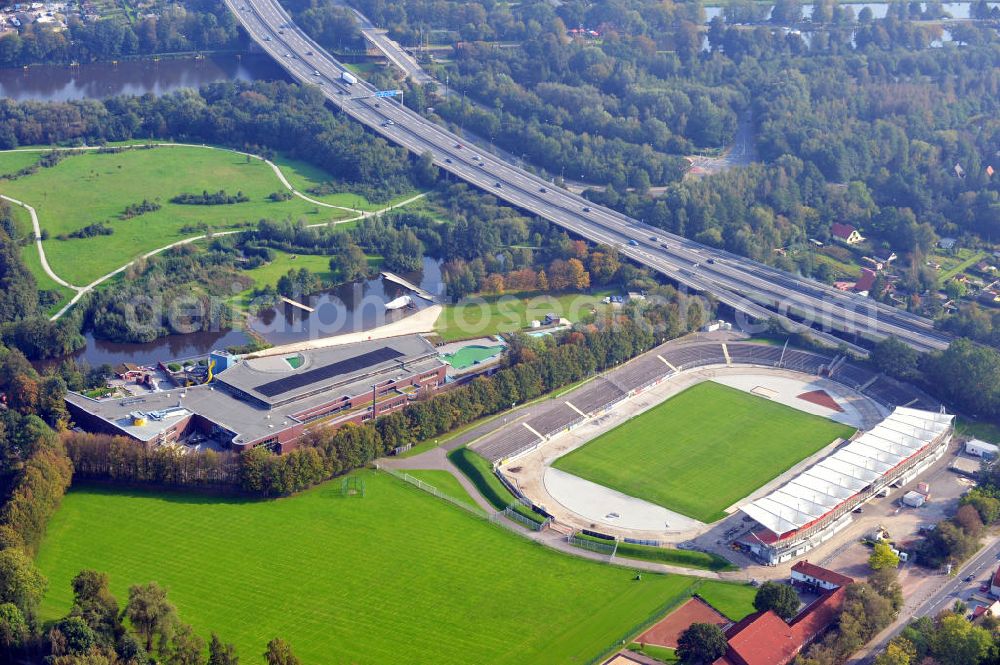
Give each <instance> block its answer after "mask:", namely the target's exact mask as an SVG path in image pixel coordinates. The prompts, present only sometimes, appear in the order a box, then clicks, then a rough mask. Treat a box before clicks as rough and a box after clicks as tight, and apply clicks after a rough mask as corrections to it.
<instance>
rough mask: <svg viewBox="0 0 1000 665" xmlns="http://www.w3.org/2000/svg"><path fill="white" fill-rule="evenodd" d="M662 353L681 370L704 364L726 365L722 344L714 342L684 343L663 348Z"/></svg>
mask: <svg viewBox="0 0 1000 665" xmlns="http://www.w3.org/2000/svg"><path fill="white" fill-rule="evenodd" d="M660 355H661V356H663V357H664V358H666V360H667V362H669V363H670V364H671V365H673V366H674V367H676V368H677V369H679V370H685V369H689V368H691V367H700V366H703V365H725V364H726V356H725V354H724V353H722V345H721V344H718V343H714V342H709V343H703V344H684V345H682V346H677V347H674V348H672V349H662V350H661V351H660Z"/></svg>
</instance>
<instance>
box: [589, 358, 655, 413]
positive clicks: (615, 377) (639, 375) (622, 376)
mask: <svg viewBox="0 0 1000 665" xmlns="http://www.w3.org/2000/svg"><path fill="white" fill-rule="evenodd" d="M668 374H673V370H672V369H670V368H669V367H667V364H666V363H664V362H663V361H662V360H660V359H659V358H657V357H656V356H655V355H653V356H643V357H641V358H636V359H635V360H633V361H632V362H630V363H628V364H626V365H625V366H624V367H621V368H620V369H617V370H615V371H614V372H613V373H611V374H609V375H608V380H609V381H610V382H611V383H613V384H614V385H616V386H618V388H620V389H621V390H622V392H625V393H627V392H631V391H633V390H636V389H637V388H642V387H643V386H647V385H649V384H650V383H652V382H653V381H656V380H657V379H660V378H662V377H664V376H666V375H668ZM574 404H576V402H574Z"/></svg>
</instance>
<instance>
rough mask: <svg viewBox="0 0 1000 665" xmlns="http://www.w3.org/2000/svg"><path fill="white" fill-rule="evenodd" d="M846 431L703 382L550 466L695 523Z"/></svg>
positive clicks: (715, 516) (708, 519)
mask: <svg viewBox="0 0 1000 665" xmlns="http://www.w3.org/2000/svg"><path fill="white" fill-rule="evenodd" d="M853 432H854V430H853V429H851V428H850V427H848V426H846V425H841V424H839V423H835V422H833V421H832V420H827V419H826V418H821V417H819V416H814V415H811V414H808V413H804V412H802V411H798V410H796V409H793V408H791V407H789V406H785V405H783V404H778V403H776V402H771V401H769V400H767V399H764V398H762V397H757V396H754V395H751V394H749V393H745V392H743V391H741V390H737V389H735V388H729V387H728V386H723V385H721V384H718V383H713V382H711V381H705V382H704V383H699V384H698V385H696V386H693V387H691V388H688V389H687V390H685V391H684V392H682V393H680V394H678V395H675V396H674V397H672V398H670V399H669V400H667V401H666V402H664V403H663V404H661V405H659V406H657V407H654V408H652V409H650V410H649V411H646V412H645V413H642V414H640V415H638V416H636V417H635V418H632V419H631V420H629V421H628V422H626V423H623V424H622V425H619V426H618V427H616V428H615V429H613V430H611V431H610V432H607V433H605V434H603V435H601V436H599V437H597V438H596V439H594V440H593V441H591V442H590V443H588V444H587V445H585V446H583V447H581V448H577V449H576V450H574V451H572V452H570V453H569V454H568V455H565V456H564V457H560V458H559V459H557V460H556V461H555V463H554V465H553V466H555V467H556V468H558V469H562V470H563V471H566V472H567V473H572V474H574V475H577V476H580V477H581V478H585V479H587V480H590V481H592V482H595V483H598V484H601V485H604V486H606V487H610V488H612V489H616V490H618V491H619V492H623V493H625V494H628V495H629V496H634V497H638V498H640V499H645V500H646V501H650V502H652V503H656V504H659V505H661V506H664V507H665V508H669V509H671V510H676V511H677V512H679V513H683V514H684V515H687V516H689V517H693V518H695V519H698V520H701V521H703V522H714V521H715V520H718V519H720V518H722V517H723V516H724V515H725V513H724V512H723V511H724V510H725V509H726V508H728V507H729V506H731V505H733V504H734V503H736V502H737V501H739V500H740V499H742V498H744V497H746V496H747V495H749V494H750V493H752V492H753V491H754V490H756V489H757V488H758V487H760V486H761V485H763V484H765V483H767V482H768V481H770V480H771V479H773V478H775V477H776V476H778V475H780V474H781V473H783V472H784V471H786V470H788V469H789V468H790V467H792V466H794V465H795V464H796V463H797V462H799V461H801V460H802V459H804V458H806V457H808V456H809V455H812V454H813V453H815V452H816V451H818V450H819V449H821V448H823V447H824V446H826V445H827V444H829V443H830V442H832V441H833V440H834V439H836V438H837V437H845V438H846V437H849V436H850V435H851V434H852V433H853Z"/></svg>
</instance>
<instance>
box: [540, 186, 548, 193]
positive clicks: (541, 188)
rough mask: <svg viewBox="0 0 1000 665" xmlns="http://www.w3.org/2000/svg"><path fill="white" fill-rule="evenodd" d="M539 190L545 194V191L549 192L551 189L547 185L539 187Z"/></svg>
mask: <svg viewBox="0 0 1000 665" xmlns="http://www.w3.org/2000/svg"><path fill="white" fill-rule="evenodd" d="M538 191H539V192H541V193H542V194H545V193H546V192H548V191H549V190H548V188H547V187H539V188H538Z"/></svg>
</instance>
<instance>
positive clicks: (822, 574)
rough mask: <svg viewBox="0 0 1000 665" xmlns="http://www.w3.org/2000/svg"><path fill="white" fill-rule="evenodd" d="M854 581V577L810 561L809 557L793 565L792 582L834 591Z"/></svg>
mask: <svg viewBox="0 0 1000 665" xmlns="http://www.w3.org/2000/svg"><path fill="white" fill-rule="evenodd" d="M853 582H854V578H853V577H848V576H847V575H841V574H840V573H838V572H835V571H833V570H827V569H826V568H823V567H822V566H817V565H816V564H814V563H809V560H808V559H805V560H803V561H799V562H798V563H796V564H795V565H794V566H792V584H804V585H806V586H809V587H818V588H820V589H823V590H824V591H832V590H834V589H839V588H840V587H842V586H847V585H848V584H852V583H853Z"/></svg>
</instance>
